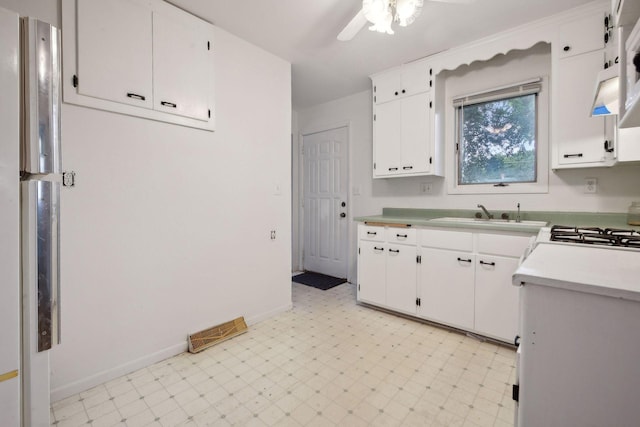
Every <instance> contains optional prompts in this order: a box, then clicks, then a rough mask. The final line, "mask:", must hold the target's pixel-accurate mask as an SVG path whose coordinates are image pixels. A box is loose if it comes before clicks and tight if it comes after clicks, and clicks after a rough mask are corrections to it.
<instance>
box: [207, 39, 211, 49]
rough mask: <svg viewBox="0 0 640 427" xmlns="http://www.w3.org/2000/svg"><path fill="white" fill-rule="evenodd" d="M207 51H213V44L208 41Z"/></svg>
mask: <svg viewBox="0 0 640 427" xmlns="http://www.w3.org/2000/svg"><path fill="white" fill-rule="evenodd" d="M207 50H211V42H210V41H208V40H207Z"/></svg>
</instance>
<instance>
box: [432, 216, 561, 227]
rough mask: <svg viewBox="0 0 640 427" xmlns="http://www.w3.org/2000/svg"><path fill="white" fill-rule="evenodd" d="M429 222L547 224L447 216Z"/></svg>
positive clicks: (543, 224) (544, 222) (511, 224)
mask: <svg viewBox="0 0 640 427" xmlns="http://www.w3.org/2000/svg"><path fill="white" fill-rule="evenodd" d="M431 221H434V222H453V223H457V224H475V225H480V224H495V225H505V226H512V227H523V226H524V227H545V226H546V225H547V224H548V223H547V221H526V220H523V221H520V222H516V220H514V219H485V218H459V217H453V216H447V217H442V218H434V219H432V220H431Z"/></svg>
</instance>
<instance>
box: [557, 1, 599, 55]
mask: <svg viewBox="0 0 640 427" xmlns="http://www.w3.org/2000/svg"><path fill="white" fill-rule="evenodd" d="M558 41H559V43H558V48H559V49H560V50H559V55H560V57H561V58H567V57H570V56H575V55H579V54H582V53H586V52H591V51H593V50H598V49H602V48H604V45H605V44H604V13H600V12H596V13H593V14H591V15H589V16H587V17H585V18H581V19H577V20H575V21H571V22H567V23H565V24H562V25H560V28H559V40H558Z"/></svg>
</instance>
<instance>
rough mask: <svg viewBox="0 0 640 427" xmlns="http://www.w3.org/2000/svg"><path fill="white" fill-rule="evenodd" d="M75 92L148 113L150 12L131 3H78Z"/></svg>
mask: <svg viewBox="0 0 640 427" xmlns="http://www.w3.org/2000/svg"><path fill="white" fill-rule="evenodd" d="M77 14H78V21H77V22H78V30H77V31H78V35H77V37H78V53H77V54H78V93H80V94H82V95H87V96H91V97H96V98H102V99H107V100H110V101H116V102H120V103H124V104H131V105H135V106H138V107H145V108H151V106H152V100H151V96H152V84H151V78H150V77H151V74H152V72H151V67H152V59H151V55H152V54H151V51H152V50H151V47H152V42H151V36H152V33H151V11H150V10H149V9H148V7H145V6H143V5H141V4H139V3H136V2H135V1H131V0H109V1H104V0H78V11H77Z"/></svg>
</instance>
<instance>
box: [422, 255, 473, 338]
mask: <svg viewBox="0 0 640 427" xmlns="http://www.w3.org/2000/svg"><path fill="white" fill-rule="evenodd" d="M419 269H420V301H421V303H420V308H419V314H420V316H422V317H426V318H429V319H432V320H434V321H436V322H442V323H446V324H449V325H452V326H457V327H460V328H464V329H472V328H473V320H474V314H473V310H474V269H475V255H473V254H470V253H466V252H456V251H447V250H442V249H430V248H423V249H422V263H421V264H420V267H419Z"/></svg>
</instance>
